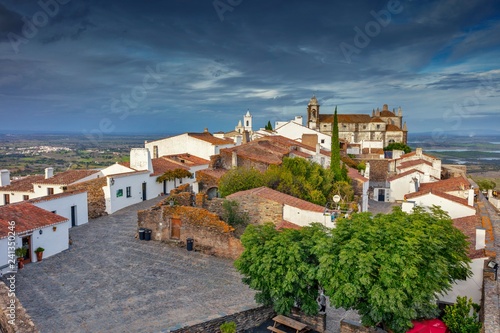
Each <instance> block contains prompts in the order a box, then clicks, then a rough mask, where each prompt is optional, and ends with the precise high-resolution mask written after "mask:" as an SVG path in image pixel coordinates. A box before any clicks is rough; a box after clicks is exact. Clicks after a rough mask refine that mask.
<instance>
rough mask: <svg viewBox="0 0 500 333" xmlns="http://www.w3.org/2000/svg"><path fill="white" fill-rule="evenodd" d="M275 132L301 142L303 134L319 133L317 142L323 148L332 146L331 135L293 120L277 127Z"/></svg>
mask: <svg viewBox="0 0 500 333" xmlns="http://www.w3.org/2000/svg"><path fill="white" fill-rule="evenodd" d="M275 132H276V133H278V135H281V136H284V137H285V138H289V139H292V140H297V141H299V142H301V141H302V135H303V134H316V135H318V142H317V143H319V144H320V145H321V147H322V148H324V149H328V150H330V149H331V146H332V137H331V136H330V135H326V134H324V133H321V132H318V131H315V130H313V129H310V128H308V127H305V126H301V125H299V124H297V123H295V122H293V121H290V122H288V123H286V124H285V125H282V126H281V127H278V128H276V129H275Z"/></svg>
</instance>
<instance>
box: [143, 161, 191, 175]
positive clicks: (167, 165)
mask: <svg viewBox="0 0 500 333" xmlns="http://www.w3.org/2000/svg"><path fill="white" fill-rule="evenodd" d="M151 162H152V163H153V170H154V171H153V173H152V174H151V176H159V175H163V174H164V173H165V172H167V171H170V170H175V169H184V170H189V167H188V166H186V165H182V164H180V163H174V162H171V161H169V160H167V159H164V158H162V157H159V158H153V159H152V160H151Z"/></svg>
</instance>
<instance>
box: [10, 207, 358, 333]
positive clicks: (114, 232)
mask: <svg viewBox="0 0 500 333" xmlns="http://www.w3.org/2000/svg"><path fill="white" fill-rule="evenodd" d="M159 200H160V198H156V199H153V200H148V201H146V202H143V203H140V204H137V205H133V206H131V207H128V208H125V209H123V210H121V211H118V212H116V213H115V214H113V215H109V216H105V217H101V218H98V219H95V220H91V221H90V222H89V223H88V224H86V225H83V226H78V227H75V228H73V229H71V230H70V236H71V238H72V241H73V244H72V245H71V247H70V249H69V250H67V251H64V252H63V253H60V254H58V255H55V256H52V257H50V258H46V259H44V260H43V261H42V262H38V263H32V264H28V265H26V266H25V268H24V269H23V270H21V271H20V272H19V273H18V274H17V280H16V282H17V297H18V298H19V299H20V301H21V302H22V304H23V305H24V307H25V308H26V310H27V311H28V313H29V314H30V315H31V317H32V318H33V321H34V322H35V324H36V325H37V327H38V328H39V329H40V331H41V332H42V333H44V332H50V333H57V332H65V333H66V332H169V330H175V329H177V328H180V327H184V326H188V325H193V324H197V323H201V322H204V321H208V320H210V319H214V318H219V317H221V316H225V315H228V314H232V313H235V312H240V311H243V310H246V309H250V308H253V307H255V306H257V305H256V303H255V302H254V300H253V296H254V292H253V291H252V290H250V289H249V288H248V287H247V286H246V285H244V284H243V283H242V282H241V276H240V275H239V274H238V272H237V271H236V270H235V269H234V268H233V265H232V261H231V260H227V259H221V258H216V257H213V256H208V255H205V254H201V253H199V252H188V251H186V250H185V249H184V248H178V247H174V246H171V245H167V244H165V243H160V242H155V241H149V242H148V241H140V240H138V239H135V238H134V235H135V232H136V227H137V213H136V212H137V210H139V209H144V208H147V207H150V206H152V205H153V204H154V203H156V202H157V201H159ZM344 317H345V318H350V319H356V318H357V316H356V314H355V313H353V312H350V311H349V312H345V311H343V310H335V309H331V308H327V332H330V333H337V332H339V321H340V319H341V318H344Z"/></svg>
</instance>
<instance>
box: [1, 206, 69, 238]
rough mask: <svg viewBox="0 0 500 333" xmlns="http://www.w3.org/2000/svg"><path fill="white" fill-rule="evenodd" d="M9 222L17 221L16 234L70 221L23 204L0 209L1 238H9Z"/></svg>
mask: <svg viewBox="0 0 500 333" xmlns="http://www.w3.org/2000/svg"><path fill="white" fill-rule="evenodd" d="M9 221H15V232H16V234H20V233H25V232H29V231H32V230H36V229H41V228H45V227H48V226H51V225H55V224H59V223H62V222H65V221H68V219H67V218H65V217H62V216H60V215H57V214H54V213H51V212H49V211H46V210H45V209H42V208H38V207H36V206H34V205H32V204H30V203H26V202H21V203H16V204H11V205H7V206H1V207H0V238H5V237H8V235H9V231H10V230H9Z"/></svg>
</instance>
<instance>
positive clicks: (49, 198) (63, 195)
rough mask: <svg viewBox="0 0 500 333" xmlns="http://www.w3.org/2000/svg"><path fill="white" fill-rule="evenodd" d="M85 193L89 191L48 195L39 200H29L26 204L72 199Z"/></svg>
mask: <svg viewBox="0 0 500 333" xmlns="http://www.w3.org/2000/svg"><path fill="white" fill-rule="evenodd" d="M85 192H87V191H86V190H75V191H68V192H63V193H58V194H51V195H46V196H43V197H39V198H33V199H30V200H27V201H25V202H28V203H37V202H43V201H50V200H55V199H59V198H64V197H70V196H72V195H76V194H80V193H85Z"/></svg>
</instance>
